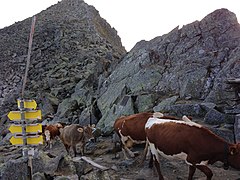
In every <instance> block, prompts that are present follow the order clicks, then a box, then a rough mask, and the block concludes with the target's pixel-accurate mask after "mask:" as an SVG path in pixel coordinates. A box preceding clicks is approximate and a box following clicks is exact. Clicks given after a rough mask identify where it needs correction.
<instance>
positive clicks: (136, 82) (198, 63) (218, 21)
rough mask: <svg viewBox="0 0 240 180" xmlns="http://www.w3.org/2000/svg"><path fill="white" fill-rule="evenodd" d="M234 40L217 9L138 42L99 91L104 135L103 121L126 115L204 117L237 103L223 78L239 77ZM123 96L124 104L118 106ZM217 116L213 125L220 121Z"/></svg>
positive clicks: (233, 28)
mask: <svg viewBox="0 0 240 180" xmlns="http://www.w3.org/2000/svg"><path fill="white" fill-rule="evenodd" d="M239 37H240V26H239V23H238V21H237V18H236V16H235V14H234V13H232V12H230V11H228V10H227V9H219V10H216V11H214V12H213V13H211V14H209V15H207V16H206V17H205V18H203V19H202V20H201V21H195V22H193V23H191V24H188V25H185V26H183V27H182V28H181V29H179V28H178V27H176V28H175V29H173V30H172V31H171V32H170V33H168V34H165V35H163V36H160V37H156V38H154V39H152V40H151V41H149V42H146V41H140V42H139V43H137V44H136V45H135V47H134V48H133V49H132V50H131V51H130V52H129V53H128V54H126V55H125V56H124V58H123V60H122V61H121V62H120V63H119V65H118V66H117V68H116V69H115V70H114V71H113V72H112V74H111V75H110V76H109V78H108V79H107V83H108V85H107V87H105V88H102V89H101V90H103V91H102V94H101V96H100V98H99V100H98V108H99V109H100V111H101V112H102V114H103V112H105V115H103V117H104V118H102V119H101V120H100V122H99V126H100V127H102V128H105V131H106V132H107V131H108V129H109V128H110V127H111V126H112V123H109V122H112V121H113V120H115V118H116V117H117V116H120V115H122V114H126V113H128V114H131V113H132V112H135V113H136V112H139V111H148V110H152V109H154V110H156V111H157V110H160V111H162V112H168V113H172V114H177V115H183V114H188V115H192V116H194V117H204V116H205V115H206V113H207V112H208V111H209V110H211V109H213V108H217V109H218V111H220V112H219V113H220V114H221V113H224V110H225V109H226V108H230V107H233V106H235V105H237V102H236V101H233V99H234V98H235V93H234V91H231V92H229V91H227V89H228V88H229V85H228V84H226V79H227V78H238V77H239V72H240V61H239V58H240V51H239V50H240V38H239ZM126 96H128V97H129V98H128V101H127V102H125V104H126V105H125V106H121V103H122V102H123V100H124V98H126ZM201 103H208V104H209V103H213V104H214V106H211V107H209V108H206V106H205V105H204V104H201ZM176 108H178V110H177V109H176ZM223 115H224V114H222V117H221V118H220V120H221V121H220V122H219V124H222V121H223V120H224V119H226V118H224V117H223ZM209 116H210V115H209V114H208V117H209ZM213 116H214V115H212V117H213ZM217 116H218V117H219V114H218V115H217ZM214 117H216V116H214ZM110 119H111V120H110ZM225 123H226V122H225Z"/></svg>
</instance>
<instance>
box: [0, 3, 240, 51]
mask: <svg viewBox="0 0 240 180" xmlns="http://www.w3.org/2000/svg"><path fill="white" fill-rule="evenodd" d="M58 1H61V0H1V1H0V29H1V28H4V27H6V26H10V25H12V24H14V23H15V22H18V21H22V20H24V19H26V18H28V17H32V16H33V15H35V14H37V13H39V12H41V11H42V10H45V9H46V8H48V7H50V6H51V5H53V4H56V3H57V2H58ZM84 1H85V2H86V3H87V4H89V5H93V6H94V7H95V8H96V9H97V10H98V11H99V13H100V16H101V17H102V18H104V19H105V20H106V21H107V22H108V23H109V24H110V25H111V26H112V27H113V28H115V29H116V30H117V32H118V35H119V36H120V38H121V40H122V44H123V46H124V47H125V48H126V50H127V51H130V50H131V48H133V46H134V45H135V44H136V43H137V42H139V41H141V40H147V41H149V40H151V39H153V38H155V37H157V36H162V35H163V34H167V33H168V32H170V31H171V30H172V29H174V28H175V27H177V26H179V27H180V28H181V27H182V26H183V25H186V24H189V23H192V22H193V21H196V20H199V21H200V20H201V19H203V18H204V17H205V16H206V15H208V14H210V13H211V12H213V11H215V10H216V9H220V8H227V9H228V10H230V11H232V12H233V13H235V14H236V15H237V18H238V21H239V22H240V1H239V0H198V1H197V0H84Z"/></svg>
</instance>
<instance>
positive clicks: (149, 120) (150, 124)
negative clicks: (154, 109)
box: [145, 118, 202, 129]
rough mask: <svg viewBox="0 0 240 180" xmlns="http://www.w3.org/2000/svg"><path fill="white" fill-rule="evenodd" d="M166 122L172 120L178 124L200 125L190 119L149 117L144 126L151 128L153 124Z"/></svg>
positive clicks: (199, 126)
mask: <svg viewBox="0 0 240 180" xmlns="http://www.w3.org/2000/svg"><path fill="white" fill-rule="evenodd" d="M167 122H173V123H178V124H186V125H188V126H195V127H198V128H201V127H202V126H201V125H200V124H197V123H195V122H192V121H179V120H172V119H160V118H149V119H148V121H147V123H146V125H145V128H149V129H150V128H151V127H152V126H153V125H154V124H164V123H167Z"/></svg>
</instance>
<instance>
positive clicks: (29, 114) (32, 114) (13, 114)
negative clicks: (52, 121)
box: [8, 110, 42, 120]
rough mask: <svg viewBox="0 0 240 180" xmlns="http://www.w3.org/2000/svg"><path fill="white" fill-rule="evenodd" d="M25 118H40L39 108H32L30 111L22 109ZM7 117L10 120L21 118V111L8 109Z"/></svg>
mask: <svg viewBox="0 0 240 180" xmlns="http://www.w3.org/2000/svg"><path fill="white" fill-rule="evenodd" d="M24 115H25V119H26V120H35V119H42V112H41V110H32V111H24ZM8 118H9V119H10V120H21V112H20V111H10V112H9V113H8Z"/></svg>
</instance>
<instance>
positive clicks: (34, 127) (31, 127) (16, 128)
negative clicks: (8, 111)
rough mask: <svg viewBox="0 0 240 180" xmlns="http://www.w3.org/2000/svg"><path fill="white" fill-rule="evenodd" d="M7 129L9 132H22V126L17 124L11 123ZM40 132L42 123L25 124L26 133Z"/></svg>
mask: <svg viewBox="0 0 240 180" xmlns="http://www.w3.org/2000/svg"><path fill="white" fill-rule="evenodd" d="M9 131H10V132H11V133H13V134H14V133H22V126H21V125H19V124H12V125H11V126H10V127H9ZM41 132H42V124H28V125H27V126H26V133H29V134H32V133H41Z"/></svg>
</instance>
